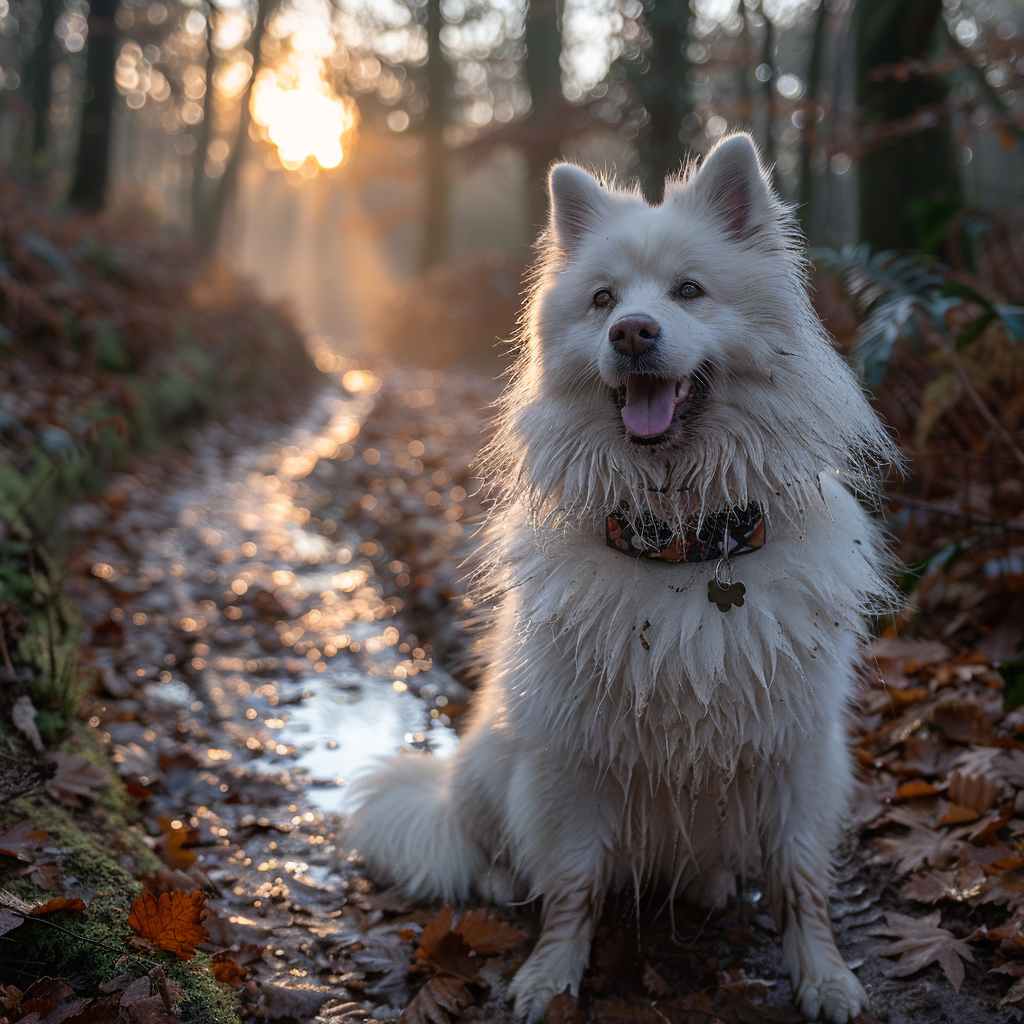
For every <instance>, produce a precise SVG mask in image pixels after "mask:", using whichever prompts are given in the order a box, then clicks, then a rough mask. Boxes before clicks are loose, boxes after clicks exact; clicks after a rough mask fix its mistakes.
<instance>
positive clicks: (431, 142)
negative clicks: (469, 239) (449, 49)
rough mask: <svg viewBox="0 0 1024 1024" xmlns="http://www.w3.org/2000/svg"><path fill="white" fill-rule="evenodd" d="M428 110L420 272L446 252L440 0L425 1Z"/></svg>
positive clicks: (447, 73) (445, 75) (446, 73)
mask: <svg viewBox="0 0 1024 1024" xmlns="http://www.w3.org/2000/svg"><path fill="white" fill-rule="evenodd" d="M426 6H427V67H426V76H425V77H426V83H425V84H426V91H427V112H426V113H425V114H424V116H423V123H422V126H421V132H422V137H423V177H424V198H423V202H424V213H423V240H422V243H421V245H420V271H421V272H425V271H427V270H429V269H430V268H431V267H432V266H434V265H435V264H437V263H440V262H441V261H442V260H443V259H444V258H445V257H446V256H447V255H448V244H449V243H448V232H449V224H448V221H449V196H448V152H447V147H446V146H445V142H444V128H445V124H446V123H447V120H448V118H447V106H448V86H449V81H450V79H451V69H450V68H449V67H448V61H447V59H446V58H445V55H444V53H443V52H442V51H441V28H442V26H443V24H444V20H443V18H442V16H441V0H427V5H426Z"/></svg>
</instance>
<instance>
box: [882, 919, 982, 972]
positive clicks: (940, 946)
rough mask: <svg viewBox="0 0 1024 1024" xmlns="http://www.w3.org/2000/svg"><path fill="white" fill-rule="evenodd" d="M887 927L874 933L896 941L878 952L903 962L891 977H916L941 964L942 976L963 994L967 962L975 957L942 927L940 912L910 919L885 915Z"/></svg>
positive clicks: (899, 962) (965, 945) (962, 942)
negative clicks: (925, 970) (930, 967)
mask: <svg viewBox="0 0 1024 1024" xmlns="http://www.w3.org/2000/svg"><path fill="white" fill-rule="evenodd" d="M885 919H886V921H887V922H888V927H886V928H880V929H877V930H876V931H874V932H872V933H871V934H872V935H878V936H891V937H892V938H895V939H897V940H898V941H896V942H890V943H888V944H887V945H885V946H882V948H881V949H879V950H878V953H879V955H881V956H898V957H899V958H900V959H899V960H898V961H897V963H896V965H895V966H894V967H893V968H892V969H891V970H890V971H889V972H888V975H887V976H888V977H890V978H905V977H906V976H907V975H909V974H916V973H917V972H918V971H920V970H922V969H923V968H925V967H927V966H928V965H929V964H932V963H938V965H939V967H941V968H942V973H943V974H945V976H946V979H947V980H948V981H949V983H950V984H951V985H952V986H953V990H954V991H955V992H959V991H960V986H961V985H962V984H963V980H964V964H963V961H964V960H970V961H971V962H973V961H974V954H973V953H972V952H971V950H970V949H969V947H968V945H967V943H966V942H965V941H964V940H963V939H958V938H957V937H956V936H955V935H954V934H953V933H952V932H951V931H948V930H947V929H946V928H940V927H939V921H940V920H941V919H942V913H941V911H938V910H936V911H935V913H934V914H929V915H928V916H927V917H909V916H908V915H906V914H897V913H888V914H886V915H885Z"/></svg>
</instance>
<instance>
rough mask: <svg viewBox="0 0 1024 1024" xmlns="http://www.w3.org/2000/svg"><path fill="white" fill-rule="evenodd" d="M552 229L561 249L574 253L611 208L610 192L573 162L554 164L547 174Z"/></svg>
mask: <svg viewBox="0 0 1024 1024" xmlns="http://www.w3.org/2000/svg"><path fill="white" fill-rule="evenodd" d="M548 194H549V195H550V197H551V231H552V234H553V235H554V238H555V242H556V243H557V245H558V248H559V249H561V250H562V251H563V252H572V251H573V249H575V248H576V246H577V245H579V241H580V239H581V238H582V237H583V236H584V235H585V234H586V233H587V232H588V231H592V230H593V228H594V225H595V224H596V223H597V222H598V221H599V220H600V219H601V217H602V216H603V215H604V213H605V212H606V211H607V209H608V200H609V196H608V193H607V192H605V190H604V189H603V188H601V186H600V185H599V184H598V182H597V180H596V179H595V178H593V177H592V176H591V175H589V174H588V173H587V172H586V171H584V170H583V169H582V168H580V167H576V166H575V165H574V164H555V166H554V167H552V168H551V173H550V174H549V175H548Z"/></svg>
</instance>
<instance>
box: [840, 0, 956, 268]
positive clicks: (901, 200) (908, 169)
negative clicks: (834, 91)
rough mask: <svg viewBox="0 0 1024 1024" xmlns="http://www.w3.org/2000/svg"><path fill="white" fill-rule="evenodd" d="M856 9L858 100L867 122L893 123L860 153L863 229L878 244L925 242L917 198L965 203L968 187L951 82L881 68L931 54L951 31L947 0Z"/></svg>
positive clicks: (935, 205) (872, 0) (864, 1)
mask: <svg viewBox="0 0 1024 1024" xmlns="http://www.w3.org/2000/svg"><path fill="white" fill-rule="evenodd" d="M854 16H855V59H856V69H857V71H856V81H857V105H858V107H859V109H860V113H861V118H862V121H863V124H864V126H865V127H867V128H869V129H871V128H874V129H880V128H881V129H884V128H885V127H886V126H888V127H890V128H893V127H894V126H895V124H896V122H899V121H901V120H903V119H908V118H910V117H912V116H913V115H918V116H919V121H920V123H919V124H917V125H915V126H912V130H910V129H909V128H908V130H906V131H895V132H891V134H890V137H889V139H888V141H881V142H877V143H875V144H874V145H872V147H871V148H870V149H868V151H867V152H866V153H864V155H863V156H861V158H860V161H859V165H858V169H857V175H858V192H859V197H860V237H861V238H862V239H863V240H864V241H867V242H869V243H870V244H871V247H872V248H874V249H906V248H913V247H916V246H917V245H918V244H919V242H920V231H919V229H918V224H917V218H916V216H915V209H914V204H915V200H916V201H917V203H920V201H921V199H922V198H923V199H924V200H925V202H926V203H927V204H928V205H929V206H931V208H932V210H936V209H943V208H945V209H952V208H955V207H957V206H959V205H961V204H962V202H963V190H962V185H961V181H960V175H959V172H958V169H957V163H956V152H955V148H954V145H953V140H952V137H951V135H950V127H949V121H948V118H947V117H946V98H947V93H948V86H947V85H946V83H945V82H944V81H943V80H942V79H941V78H938V77H936V76H932V75H920V74H909V75H899V76H896V75H890V74H885V73H884V72H881V71H880V69H882V68H884V67H885V66H890V67H891V66H895V65H898V64H901V63H903V62H905V61H907V60H908V59H916V60H922V59H926V58H928V57H929V56H931V55H932V54H933V53H934V52H935V50H936V49H937V47H938V46H939V45H941V43H942V42H943V40H944V39H945V38H946V36H947V33H946V31H945V24H944V22H943V15H942V0H917V2H916V3H893V2H892V0H858V3H857V6H856V8H855V11H854Z"/></svg>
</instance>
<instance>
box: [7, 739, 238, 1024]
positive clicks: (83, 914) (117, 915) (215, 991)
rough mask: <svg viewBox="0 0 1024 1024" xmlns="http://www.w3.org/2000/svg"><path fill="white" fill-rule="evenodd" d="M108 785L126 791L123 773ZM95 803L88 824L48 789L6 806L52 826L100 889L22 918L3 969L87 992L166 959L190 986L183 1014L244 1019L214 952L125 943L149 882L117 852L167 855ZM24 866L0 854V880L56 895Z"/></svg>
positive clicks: (73, 872)
mask: <svg viewBox="0 0 1024 1024" xmlns="http://www.w3.org/2000/svg"><path fill="white" fill-rule="evenodd" d="M76 749H78V750H80V751H81V752H82V753H84V754H86V756H89V759H90V760H92V761H96V763H97V764H100V766H101V767H104V770H105V771H107V772H108V773H110V772H112V769H111V768H110V766H109V764H107V765H106V766H104V765H102V764H101V762H100V761H97V760H96V758H97V756H99V757H100V758H102V751H98V750H97V748H96V747H95V746H94V745H91V744H86V745H84V746H81V747H78V748H76ZM106 789H107V790H110V791H112V792H114V791H118V790H120V791H122V792H123V787H122V786H121V784H120V780H119V779H117V778H116V776H115V777H114V779H113V781H112V784H111V785H110V786H108V787H106ZM125 799H127V797H125ZM95 810H96V808H94V815H93V820H91V821H89V822H87V823H85V825H83V824H79V822H78V821H76V819H75V817H74V815H73V814H71V813H70V812H69V811H67V810H65V809H64V808H63V807H60V806H59V805H56V804H54V803H53V802H51V801H50V800H48V799H46V798H45V797H22V798H21V799H19V800H15V801H13V802H12V803H11V804H9V805H7V806H6V807H5V808H3V809H0V820H4V821H11V820H18V819H22V818H27V819H29V820H30V821H32V822H33V823H34V824H35V825H37V826H38V827H39V828H41V829H43V830H44V831H46V832H47V833H49V835H50V837H51V839H52V840H53V846H55V847H56V848H58V849H59V850H60V851H61V861H62V867H63V869H64V874H65V876H66V877H71V876H74V877H75V878H76V879H77V880H78V881H79V883H81V885H83V886H84V887H85V888H87V889H91V890H93V891H94V893H95V895H94V896H93V898H92V900H91V902H90V904H89V906H88V908H87V909H86V910H84V911H62V912H58V913H54V914H48V915H46V917H45V918H39V919H35V920H30V921H26V922H25V923H24V924H22V925H20V926H19V927H18V929H17V933H16V936H15V937H16V939H17V942H16V943H8V944H6V945H0V977H3V978H4V979H5V980H7V981H10V982H12V983H14V984H18V985H19V987H22V988H24V987H25V985H26V984H28V983H30V982H31V981H32V980H33V979H34V978H37V977H41V976H43V975H44V974H45V975H49V976H50V977H57V978H61V979H63V980H64V981H66V982H67V983H68V984H69V985H71V987H72V988H74V989H75V990H76V991H78V992H81V993H83V994H87V995H88V994H92V993H95V991H96V988H97V986H98V985H99V983H100V982H102V981H104V980H106V979H108V978H112V977H116V976H117V975H118V974H121V973H123V972H124V971H125V970H126V969H127V970H132V969H134V967H137V968H138V969H139V971H140V973H142V972H143V971H145V970H149V969H150V968H151V967H152V966H154V964H159V965H160V966H161V967H163V969H164V971H165V972H166V974H167V976H168V978H169V979H170V980H171V981H173V982H174V983H175V984H176V985H178V986H179V987H180V988H182V989H183V990H184V991H185V997H184V998H183V999H182V1000H181V1001H180V1002H179V1004H178V1007H179V1010H180V1012H181V1017H182V1020H183V1021H186V1022H191V1024H237V1022H238V1021H239V1019H240V1010H239V1004H238V999H237V996H236V995H235V994H234V993H233V992H232V991H231V990H230V989H229V988H227V986H224V985H221V984H220V983H219V982H217V980H216V979H215V978H214V977H213V975H212V973H211V972H210V958H209V956H208V955H206V954H203V953H200V954H198V955H197V956H196V957H195V958H194V959H192V960H188V961H182V960H179V959H178V958H177V957H175V956H173V955H172V954H170V953H163V952H157V953H155V954H153V955H152V956H150V957H144V956H141V955H136V954H132V952H131V950H130V947H128V946H127V945H126V944H125V939H126V938H127V937H128V936H129V935H130V934H131V929H130V928H129V926H128V914H129V912H130V908H131V903H132V900H133V899H134V898H135V897H136V896H137V895H138V894H139V893H140V892H141V891H142V889H143V886H142V884H141V883H140V882H138V881H137V880H136V879H135V878H134V877H132V875H131V874H130V873H129V872H128V871H126V870H125V869H124V868H123V867H121V866H120V864H119V863H118V861H117V858H118V857H119V855H121V856H122V857H123V856H125V855H127V857H128V858H130V859H131V860H132V861H133V862H134V864H135V865H136V868H137V870H138V871H140V872H143V873H148V872H155V871H156V870H157V869H158V868H159V867H160V862H159V860H158V858H157V857H156V855H155V854H154V853H153V852H152V851H151V850H150V849H149V848H148V847H147V846H146V845H145V843H144V841H143V838H142V834H141V832H140V831H139V830H138V829H137V828H133V827H131V826H130V825H128V823H127V822H126V821H125V819H124V818H123V817H122V816H121V815H120V814H118V813H116V812H112V811H110V810H102V808H100V811H101V813H100V815H99V818H100V820H99V821H98V822H97V821H95ZM86 825H88V827H85V826H86ZM92 827H96V828H97V832H96V833H95V834H94V833H93V832H92V831H90V828H92ZM20 867H21V866H20V865H19V864H18V863H17V862H16V861H14V860H8V858H2V859H0V886H2V887H3V888H4V889H5V890H7V891H8V892H10V893H12V894H13V895H15V896H17V897H19V898H20V899H23V900H26V901H27V902H38V901H39V900H48V899H52V897H53V893H50V892H47V891H45V890H44V889H41V888H39V887H38V886H36V885H34V884H33V883H32V882H30V881H28V880H27V879H24V878H19V877H17V872H18V870H19V868H20ZM54 925H59V926H60V927H59V928H56V927H53V926H54ZM62 929H66V930H62ZM126 958H127V959H126ZM133 965H134V967H133Z"/></svg>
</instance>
